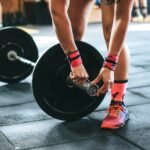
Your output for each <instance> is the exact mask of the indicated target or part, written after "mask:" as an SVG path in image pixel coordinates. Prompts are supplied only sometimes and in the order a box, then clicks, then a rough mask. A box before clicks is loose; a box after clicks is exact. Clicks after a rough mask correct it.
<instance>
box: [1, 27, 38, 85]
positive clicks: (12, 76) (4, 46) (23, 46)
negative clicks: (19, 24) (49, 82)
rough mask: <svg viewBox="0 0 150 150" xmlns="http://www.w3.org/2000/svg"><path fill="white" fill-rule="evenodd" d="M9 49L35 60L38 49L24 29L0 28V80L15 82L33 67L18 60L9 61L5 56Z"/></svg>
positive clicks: (29, 72)
mask: <svg viewBox="0 0 150 150" xmlns="http://www.w3.org/2000/svg"><path fill="white" fill-rule="evenodd" d="M10 51H15V52H16V53H17V54H18V55H19V56H21V57H23V58H26V59H28V60H30V61H33V62H36V61H37V59H38V49H37V46H36V44H35V42H34V40H33V39H32V37H31V36H30V35H29V34H28V33H26V32H25V31H23V30H21V29H18V28H14V27H7V28H2V29H1V30H0V81H3V82H7V83H15V82H19V81H21V80H23V79H25V78H26V77H27V76H28V75H30V74H31V72H32V70H33V67H32V66H29V65H27V64H24V63H22V62H20V61H18V60H15V61H10V60H9V59H8V57H7V54H8V53H9V52H10Z"/></svg>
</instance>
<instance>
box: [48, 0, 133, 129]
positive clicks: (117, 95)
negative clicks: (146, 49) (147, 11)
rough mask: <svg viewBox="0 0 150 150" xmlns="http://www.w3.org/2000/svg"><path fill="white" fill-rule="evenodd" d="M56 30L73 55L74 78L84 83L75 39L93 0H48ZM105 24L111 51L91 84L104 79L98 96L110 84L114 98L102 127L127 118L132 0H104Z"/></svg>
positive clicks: (86, 76) (102, 2)
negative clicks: (126, 41) (126, 94)
mask: <svg viewBox="0 0 150 150" xmlns="http://www.w3.org/2000/svg"><path fill="white" fill-rule="evenodd" d="M49 2H50V3H49V6H50V11H51V15H52V19H53V23H54V26H55V31H56V34H57V37H58V39H59V42H60V44H61V46H62V48H63V50H64V53H65V54H66V55H67V57H68V58H69V59H70V67H71V71H72V72H71V74H70V77H71V79H72V80H73V81H74V82H75V83H76V84H82V83H83V82H84V81H85V80H86V79H87V78H88V74H87V72H86V70H85V68H84V66H83V64H82V59H81V57H80V53H79V51H78V50H77V46H76V45H75V42H74V40H81V39H82V37H83V34H84V32H85V29H86V26H87V22H88V16H89V13H90V11H91V8H92V5H93V3H94V1H93V0H86V1H85V0H70V1H69V0H61V1H60V0H49ZM101 6H102V23H103V24H102V26H103V32H104V37H105V41H106V44H107V48H108V54H107V56H106V59H105V61H104V65H103V67H102V69H101V70H100V73H99V74H98V76H97V77H96V79H95V80H94V81H92V84H97V83H98V82H99V81H100V80H103V82H104V84H103V86H102V87H101V88H100V89H99V90H98V92H97V96H98V95H100V94H101V93H105V92H107V91H108V89H109V88H111V91H112V92H111V95H112V100H111V103H110V107H109V109H108V114H107V115H106V117H105V118H104V120H103V121H102V124H101V128H108V129H115V128H119V127H121V126H122V125H124V124H125V122H126V121H127V120H128V111H127V109H126V107H125V105H124V102H123V98H124V95H125V91H126V87H127V79H128V70H129V62H130V61H129V60H130V59H129V50H128V48H127V46H125V44H124V41H125V36H126V32H127V28H128V23H129V21H130V17H131V9H132V6H133V0H101Z"/></svg>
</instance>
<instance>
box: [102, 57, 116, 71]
mask: <svg viewBox="0 0 150 150" xmlns="http://www.w3.org/2000/svg"><path fill="white" fill-rule="evenodd" d="M117 62H118V56H117V55H108V56H107V57H106V59H105V61H104V64H103V67H106V68H108V69H109V70H112V71H114V70H115V68H116V64H117Z"/></svg>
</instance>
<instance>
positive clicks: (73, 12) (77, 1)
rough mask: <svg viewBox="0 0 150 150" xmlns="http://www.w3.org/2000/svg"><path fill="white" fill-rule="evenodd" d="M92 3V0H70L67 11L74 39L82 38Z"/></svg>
mask: <svg viewBox="0 0 150 150" xmlns="http://www.w3.org/2000/svg"><path fill="white" fill-rule="evenodd" d="M93 4H94V0H71V1H70V5H69V10H68V13H69V18H70V20H71V24H72V30H73V34H74V39H76V40H81V39H82V37H83V34H84V32H85V29H86V26H87V23H88V17H89V14H90V12H91V9H92V6H93Z"/></svg>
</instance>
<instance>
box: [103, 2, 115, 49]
mask: <svg viewBox="0 0 150 150" xmlns="http://www.w3.org/2000/svg"><path fill="white" fill-rule="evenodd" d="M104 1H105V0H102V5H101V8H102V26H103V33H104V38H105V41H106V44H107V47H108V44H109V40H110V35H111V29H112V25H113V19H114V7H115V6H114V4H112V5H105V4H104Z"/></svg>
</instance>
